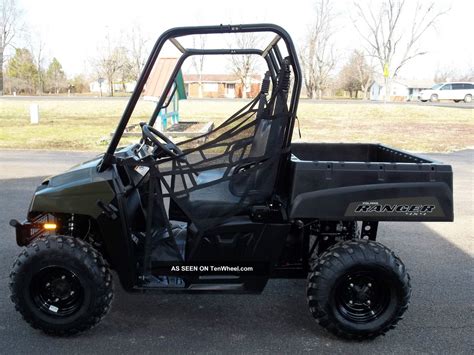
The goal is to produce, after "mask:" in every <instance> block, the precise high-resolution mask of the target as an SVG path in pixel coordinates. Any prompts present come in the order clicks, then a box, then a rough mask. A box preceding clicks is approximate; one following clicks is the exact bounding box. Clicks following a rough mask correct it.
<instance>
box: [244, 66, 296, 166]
mask: <svg viewBox="0 0 474 355" xmlns="http://www.w3.org/2000/svg"><path fill="white" fill-rule="evenodd" d="M267 75H268V74H266V75H265V78H264V79H263V80H264V82H265V80H269V79H268V77H267ZM289 83H290V66H289V60H288V59H285V60H284V61H283V65H282V68H281V69H280V71H279V73H278V78H277V85H276V88H274V92H272V97H271V98H270V101H269V102H267V103H266V104H265V105H262V102H260V107H259V112H258V113H257V122H256V127H255V135H254V137H253V142H252V146H251V149H250V153H249V156H250V157H259V156H264V155H268V154H271V153H274V152H276V151H277V150H279V149H280V148H281V145H282V143H283V138H284V137H283V133H284V127H285V125H286V123H287V120H288V117H287V115H284V114H285V113H286V112H287V105H286V101H287V98H288V88H289ZM265 86H267V85H266V84H265V83H262V87H265ZM262 91H263V90H262ZM260 95H261V98H260V100H265V101H266V95H265V93H264V92H262V93H261V94H260ZM264 106H265V107H264ZM261 110H263V111H261Z"/></svg>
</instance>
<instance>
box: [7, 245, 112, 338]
mask: <svg viewBox="0 0 474 355" xmlns="http://www.w3.org/2000/svg"><path fill="white" fill-rule="evenodd" d="M10 291H11V300H12V301H13V303H14V304H15V308H16V310H17V311H18V312H20V313H21V315H22V316H23V318H24V319H25V320H26V321H27V322H28V323H29V324H30V325H31V326H32V327H33V328H36V329H41V330H43V331H44V332H45V333H48V334H52V335H59V336H67V335H72V334H75V333H78V332H80V331H85V330H88V329H90V328H92V327H94V326H95V325H96V324H97V323H99V322H100V320H101V319H102V318H103V317H104V316H105V315H106V314H107V312H108V311H109V309H110V305H111V302H112V298H113V285H112V276H111V274H110V271H109V268H108V266H107V263H106V262H105V260H104V259H103V258H102V256H101V255H100V253H99V252H98V251H96V250H95V249H94V248H93V247H92V246H90V245H89V244H88V243H86V242H84V241H82V240H80V239H75V238H73V237H68V236H49V237H46V238H41V239H38V240H35V241H34V242H33V243H31V244H30V245H28V246H27V247H26V248H24V250H23V251H22V253H21V254H20V255H19V256H18V258H17V259H16V261H15V262H14V264H13V269H12V271H11V273H10Z"/></svg>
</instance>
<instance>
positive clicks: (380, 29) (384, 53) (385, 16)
mask: <svg viewBox="0 0 474 355" xmlns="http://www.w3.org/2000/svg"><path fill="white" fill-rule="evenodd" d="M412 5H413V6H414V7H412ZM354 7H355V9H356V11H355V18H354V20H353V21H354V24H355V27H356V28H357V30H358V31H359V33H360V35H361V36H362V38H363V39H364V41H365V44H366V46H367V51H368V53H370V54H371V55H373V56H374V57H375V58H376V59H377V61H378V63H379V65H380V69H381V71H382V72H385V73H386V72H387V71H388V73H386V74H388V75H385V88H386V93H387V94H386V95H385V96H386V99H387V96H389V93H390V79H391V78H394V77H396V76H397V75H398V73H399V72H400V70H401V69H402V68H403V66H405V64H407V63H408V62H410V61H411V60H413V59H414V58H416V57H418V56H421V55H423V54H425V53H426V50H423V49H422V47H421V40H422V39H423V36H424V35H425V34H426V33H427V32H428V30H430V29H431V28H432V27H434V25H435V24H436V22H437V20H438V18H439V17H440V16H442V15H443V14H445V13H446V12H447V11H448V10H439V9H437V8H436V6H435V2H434V1H417V2H415V1H410V2H407V1H406V0H383V1H380V2H377V3H369V4H367V5H366V6H363V5H361V3H360V2H355V3H354Z"/></svg>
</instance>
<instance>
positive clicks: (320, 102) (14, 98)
mask: <svg viewBox="0 0 474 355" xmlns="http://www.w3.org/2000/svg"><path fill="white" fill-rule="evenodd" d="M129 98H130V97H129V96H114V97H110V96H103V97H99V96H64V95H61V96H55V95H51V96H50V95H45V96H1V97H0V101H1V100H12V101H44V100H74V101H77V100H79V101H80V100H83V101H91V100H93V101H95V100H117V101H128V99H129ZM190 100H193V101H198V100H201V101H209V100H219V101H235V100H239V101H248V100H245V99H226V98H221V99H205V98H204V99H197V98H192V99H190ZM301 101H302V102H311V103H314V104H318V105H325V104H356V103H364V104H372V105H384V102H383V101H369V100H368V101H362V100H347V99H341V100H324V99H323V100H315V99H301ZM386 105H418V106H438V107H450V108H467V109H473V108H474V102H471V103H469V104H467V103H465V102H458V103H456V102H453V101H445V102H420V101H410V102H389V103H386Z"/></svg>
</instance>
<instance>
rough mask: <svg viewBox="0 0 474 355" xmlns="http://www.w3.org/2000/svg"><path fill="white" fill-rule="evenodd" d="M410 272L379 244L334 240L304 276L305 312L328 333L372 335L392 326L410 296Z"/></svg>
mask: <svg viewBox="0 0 474 355" xmlns="http://www.w3.org/2000/svg"><path fill="white" fill-rule="evenodd" d="M410 293H411V288H410V277H409V275H408V273H407V271H406V269H405V266H404V265H403V263H402V262H401V260H400V259H399V258H398V257H397V256H395V254H394V253H393V252H391V251H390V250H389V249H388V248H386V247H385V246H383V245H382V244H380V243H377V242H374V241H368V240H350V241H344V242H340V243H338V244H335V245H334V246H333V247H331V248H329V249H328V250H327V251H326V252H325V253H324V254H323V255H321V257H320V258H319V259H317V260H316V262H315V264H314V265H313V267H312V271H311V272H310V273H309V275H308V286H307V297H308V305H309V309H310V312H311V313H312V315H313V317H314V318H315V319H316V320H317V322H318V323H319V324H320V325H322V326H323V327H324V328H326V329H327V330H329V331H330V332H332V333H334V334H336V335H338V336H341V337H344V338H349V339H359V340H362V339H373V338H375V337H377V336H379V335H382V334H385V333H386V332H387V331H388V330H389V329H392V328H394V327H395V325H396V324H397V322H398V321H399V320H400V319H401V318H402V315H403V313H404V312H405V311H406V309H407V307H408V303H409V299H410Z"/></svg>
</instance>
